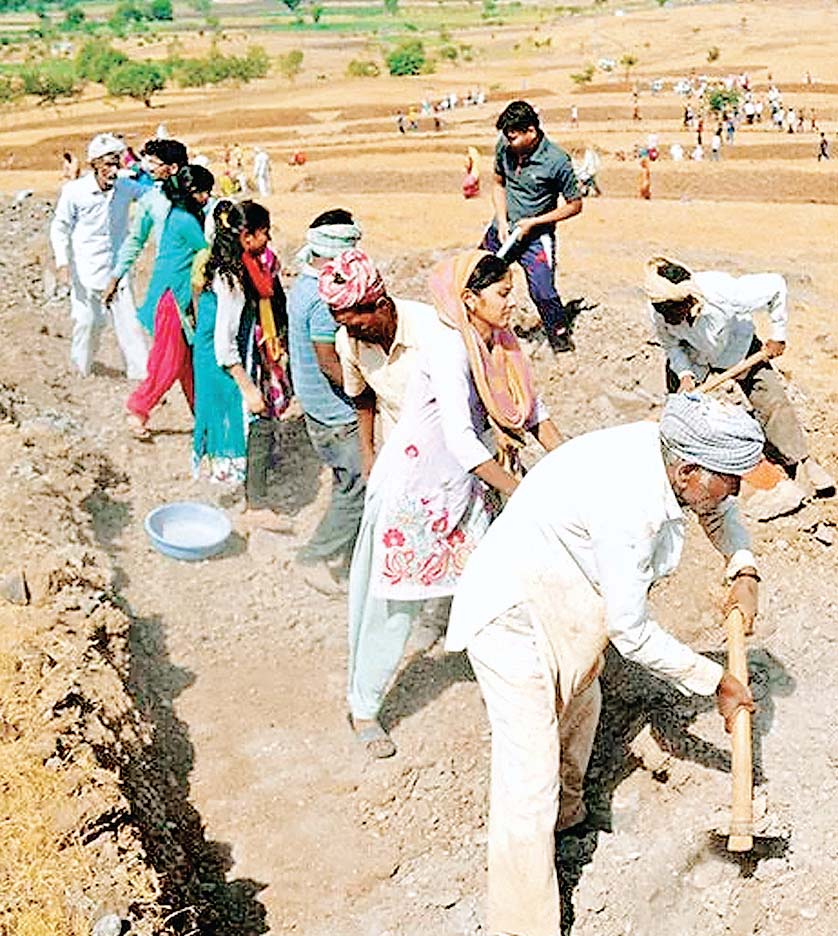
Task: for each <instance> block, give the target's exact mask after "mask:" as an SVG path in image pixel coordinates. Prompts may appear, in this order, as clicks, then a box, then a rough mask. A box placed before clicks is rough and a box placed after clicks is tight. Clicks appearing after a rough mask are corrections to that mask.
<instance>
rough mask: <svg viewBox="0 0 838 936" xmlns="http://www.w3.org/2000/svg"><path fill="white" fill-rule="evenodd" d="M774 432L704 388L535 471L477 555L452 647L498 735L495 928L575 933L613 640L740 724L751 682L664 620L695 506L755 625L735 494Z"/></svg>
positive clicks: (593, 436)
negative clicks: (574, 846) (560, 853)
mask: <svg viewBox="0 0 838 936" xmlns="http://www.w3.org/2000/svg"><path fill="white" fill-rule="evenodd" d="M762 446H763V435H762V431H761V430H760V427H759V425H758V424H757V423H756V421H755V420H753V419H751V417H750V416H748V414H747V413H746V412H745V411H744V410H743V409H741V408H740V407H736V406H731V405H724V404H722V403H719V402H716V401H714V400H711V399H709V398H707V397H704V396H702V395H700V394H689V395H687V394H679V395H677V396H672V397H670V398H669V400H668V402H667V404H666V407H665V408H664V411H663V415H662V418H661V421H660V424H659V425H656V424H655V423H652V422H639V423H633V424H630V425H625V426H616V427H614V428H610V429H603V430H600V431H598V432H592V433H589V434H587V435H583V436H580V437H578V438H576V439H573V440H571V441H570V442H566V443H565V444H564V445H562V446H560V447H559V448H558V449H556V450H555V451H554V452H551V453H550V454H548V455H547V456H545V457H544V458H543V459H542V460H541V461H540V462H539V463H538V464H537V465H536V466H535V467H534V468H533V469H532V470H531V471H530V472H529V474H528V475H527V476H526V477H525V478H524V480H523V481H522V482H521V484H520V485H519V487H518V489H517V490H516V491H515V493H514V494H513V495H512V497H511V498H510V500H509V503H508V504H507V506H506V508H505V509H504V511H503V513H502V514H501V515H500V517H499V518H498V519H497V520H496V521H495V522H494V524H493V525H492V526H491V527H490V529H489V532H488V533H487V534H486V536H485V537H484V539H483V540H481V542H480V543H479V544H478V546H477V549H476V550H475V552H474V553H473V554H472V556H471V558H470V559H469V562H468V565H467V566H466V569H465V572H464V574H463V577H462V579H461V581H460V584H459V588H458V591H457V594H456V595H455V597H454V602H453V606H452V611H451V620H450V623H449V627H448V638H447V641H446V649H447V650H451V651H456V650H462V649H466V650H467V651H468V656H469V659H470V660H471V664H472V666H473V668H474V672H475V674H476V676H477V681H478V683H479V684H480V689H481V691H482V693H483V697H484V699H485V702H486V708H487V711H488V715H489V721H490V723H491V727H492V777H491V795H490V818H489V907H488V930H489V932H490V933H492V934H503V936H506V934H514V936H559V933H560V922H561V921H560V905H559V888H558V879H557V874H556V864H555V840H554V836H555V832H556V831H560V830H563V829H567V828H569V827H571V826H573V825H576V824H578V823H580V822H581V821H582V820H583V819H584V818H585V814H586V813H585V806H584V804H583V801H582V792H583V789H582V787H583V780H584V777H585V770H586V768H587V765H588V759H589V757H590V753H591V748H592V746H593V741H594V734H595V731H596V726H597V721H598V718H599V712H600V689H599V681H598V675H599V672H600V670H601V668H602V652H603V650H604V649H605V646H606V644H607V642H608V641H609V640H610V641H611V642H612V643H613V644H614V646H615V647H616V648H617V650H619V652H620V653H621V654H622V655H623V656H624V657H626V658H627V659H629V660H632V661H634V662H635V663H639V664H642V665H643V666H645V667H647V668H648V669H650V670H651V671H652V672H654V673H655V674H657V675H658V676H662V677H664V678H666V679H669V680H670V681H672V682H673V683H674V684H675V685H676V686H677V687H678V688H679V689H680V690H681V691H682V692H684V693H685V694H689V693H691V692H693V693H697V694H699V695H708V696H709V695H713V694H714V693H715V695H716V703H717V706H718V709H719V712H720V713H721V715H722V717H723V718H724V720H725V726H726V727H727V728H728V730H730V727H731V725H732V722H733V718H734V716H735V714H736V713H737V712H738V711H739V709H741V708H744V709H748V710H749V711H753V708H754V706H753V701H752V698H751V694H750V691H749V690H748V688H747V687H746V686H743V685H742V684H741V683H740V682H738V681H737V680H736V679H735V678H734V677H733V676H732V675H731V674H730V673H727V672H725V671H724V670H723V669H722V667H721V666H720V665H719V664H718V663H715V662H713V661H712V660H710V659H708V658H707V657H705V656H702V655H700V654H698V653H696V652H695V651H693V650H691V649H690V648H689V647H687V646H686V645H684V644H683V643H681V642H680V641H678V640H676V639H675V638H674V637H673V636H672V635H671V634H669V633H667V632H666V631H665V630H663V629H662V628H661V627H660V626H659V625H658V624H657V623H656V622H655V621H654V620H652V618H651V617H650V615H649V609H648V606H647V591H648V589H649V587H650V586H651V585H652V583H653V582H654V581H655V580H657V579H659V578H661V577H663V576H665V575H667V574H668V573H670V572H672V571H673V569H675V567H676V566H677V565H678V561H679V559H680V555H681V548H682V545H683V541H684V527H685V518H684V514H683V512H682V508H683V507H689V508H691V509H692V510H693V511H694V512H695V513H696V514H697V516H698V519H699V521H700V523H701V524H702V526H703V528H704V530H705V532H706V533H707V534H708V536H709V537H710V540H711V542H712V543H713V545H714V546H716V548H717V549H718V550H719V551H720V552H721V553H723V555H724V556H725V557H726V559H727V577H728V579H730V580H731V581H732V586H731V588H730V591H729V594H728V597H727V603H726V604H727V607H728V608H732V607H737V608H739V609H740V610H741V611H742V614H743V616H744V618H745V621H746V627H747V628H748V629H750V628H751V627H752V624H753V620H754V617H755V615H756V608H757V581H758V576H757V572H756V568H755V563H754V558H753V556H752V555H751V553H750V549H749V546H750V541H749V538H748V534H747V532H746V531H745V530H744V528H743V527H742V526H741V524H740V522H739V519H738V513H737V509H736V502H735V500H734V497H733V495H735V494H736V493H737V492H738V490H739V481H740V477H741V475H743V474H744V473H745V472H747V471H749V470H750V469H751V468H753V467H754V466H755V465H756V464H757V462H758V461H759V460H760V458H761V457H762Z"/></svg>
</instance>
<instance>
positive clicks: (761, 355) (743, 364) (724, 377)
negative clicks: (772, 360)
mask: <svg viewBox="0 0 838 936" xmlns="http://www.w3.org/2000/svg"><path fill="white" fill-rule="evenodd" d="M767 360H768V352H767V351H766V350H765V348H760V350H759V351H757V352H756V353H755V354H751V355H750V356H749V357H746V358H744V360H741V361H740V362H739V363H738V364H734V365H733V367H728V369H727V370H725V371H722V372H721V374H714V375H713V376H712V377H710V378H708V379H707V380H705V381H704V383H703V384H701V386H699V387H696V390H699V391H700V392H701V393H709V392H710V391H711V390H715V389H716V388H717V387H721V385H722V384H723V383H725V382H726V381H728V380H733V379H734V378H735V377H738V376H739V375H740V374H744V373H745V372H746V371H749V370H750V369H751V368H752V367H756V365H757V364H762V362H763V361H767Z"/></svg>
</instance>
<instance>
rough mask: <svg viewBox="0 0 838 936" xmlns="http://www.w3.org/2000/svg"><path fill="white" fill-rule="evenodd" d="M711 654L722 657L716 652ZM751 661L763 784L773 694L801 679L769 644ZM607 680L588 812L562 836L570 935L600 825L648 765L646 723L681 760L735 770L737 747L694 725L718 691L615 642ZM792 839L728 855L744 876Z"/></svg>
mask: <svg viewBox="0 0 838 936" xmlns="http://www.w3.org/2000/svg"><path fill="white" fill-rule="evenodd" d="M708 656H710V657H716V658H717V659H718V657H719V655H718V654H713V653H710V654H708ZM719 662H722V661H721V660H719ZM748 668H749V671H750V674H751V686H752V690H753V694H754V698H755V699H756V701H757V706H758V710H757V713H756V714H755V716H754V718H753V723H752V725H753V764H754V783H756V784H759V783H762V782H763V781H764V780H765V774H764V771H763V758H762V739H763V738H764V737H765V735H766V734H767V733H768V732H769V731H770V729H771V725H772V723H773V720H774V702H773V698H774V696H786V695H790V694H791V693H792V692H793V691H794V687H795V683H794V680H793V679H792V677H791V676H790V675H789V674H788V673H787V671H786V669H785V667H784V666H783V665H782V663H780V661H779V660H777V659H776V657H774V656H773V655H772V654H770V653H769V652H768V651H767V650H764V649H762V648H756V649H754V650H753V651H751V652H749V654H748ZM601 682H602V714H601V716H600V720H599V727H598V728H597V734H596V740H595V742H594V749H593V753H592V755H591V761H590V764H589V766H588V772H587V775H586V779H585V803H586V806H587V808H588V818H587V819H586V821H585V822H584V823H582V825H581V826H580V827H578V828H576V829H574V830H571V831H569V832H566V833H563V834H560V835H558V836H557V839H556V861H557V865H558V868H559V887H560V891H561V902H562V936H570V934H571V933H572V931H573V924H574V908H573V900H572V898H573V893H574V891H575V889H576V887H577V885H578V883H579V880H580V878H581V876H582V872H583V869H584V867H585V865H587V864H589V863H590V862H591V860H592V859H593V856H594V854H595V852H596V850H597V847H598V846H599V838H600V833H602V832H610V831H611V830H612V809H611V804H612V800H613V797H614V792H615V790H616V789H617V787H618V786H619V785H620V783H622V781H623V780H624V779H625V778H626V777H628V776H629V775H630V774H631V773H632V772H633V771H634V770H636V769H637V768H638V767H639V766H640V765H641V762H640V760H639V759H638V758H637V757H635V756H634V755H633V754H632V753H631V751H630V748H629V746H630V744H631V742H632V740H633V739H634V738H635V737H636V736H637V735H638V734H639V732H640V731H641V730H643V728H644V727H645V726H646V725H649V726H650V727H651V733H652V736H653V738H654V739H655V741H657V743H658V745H659V746H660V748H661V749H662V750H663V751H665V752H667V753H669V754H671V755H673V756H674V757H676V758H678V759H679V760H686V761H692V762H694V763H697V764H701V765H702V766H704V767H707V768H710V769H712V770H721V771H724V772H726V773H728V772H730V754H729V752H728V751H727V750H723V749H721V748H718V747H716V746H715V745H714V744H711V743H710V742H708V741H705V740H703V739H702V738H699V737H698V736H697V735H696V734H694V733H693V732H692V731H691V730H690V726H691V725H692V723H693V722H694V721H695V719H696V718H697V716H698V715H699V714H701V713H703V712H707V711H711V710H715V697H712V696H711V697H705V696H683V695H681V693H680V692H678V691H677V690H676V689H675V688H673V687H672V686H670V685H669V684H668V683H665V682H663V681H662V680H660V679H657V678H656V677H655V676H652V675H651V674H650V673H649V672H648V671H647V670H645V669H643V668H642V667H640V666H637V665H635V664H632V663H629V662H627V661H625V660H623V659H622V657H620V655H619V654H618V653H616V652H615V651H614V650H612V649H611V648H610V647H609V648H608V650H607V651H606V666H605V670H604V672H603V674H602V677H601ZM653 776H654V777H655V779H656V780H658V781H659V782H661V783H666V782H667V781H668V779H669V777H668V772H667V771H665V770H664V771H661V772H660V773H655V774H653ZM788 845H789V841H788V839H780V838H776V839H774V838H771V839H769V838H756V839H755V847H754V850H753V852H752V853H750V854H748V855H746V856H744V857H743V858H741V859H740V858H739V857H733V856H728V857H730V860H731V861H732V862H734V863H736V864H738V865H739V868H740V875H741V876H743V877H749V876H750V875H751V874H752V873H753V871H754V868H755V867H756V864H757V863H758V862H759V861H760V860H762V859H763V858H770V857H777V856H778V855H781V854H784V853H785V851H786V849H787V848H788ZM706 847H707V848H708V849H709V850H711V851H716V852H719V849H720V847H722V848H723V846H720V845H719V844H718V842H717V841H715V839H714V838H713V837H712V836H709V837H708V842H707V845H706ZM725 854H726V855H727V853H726V851H725Z"/></svg>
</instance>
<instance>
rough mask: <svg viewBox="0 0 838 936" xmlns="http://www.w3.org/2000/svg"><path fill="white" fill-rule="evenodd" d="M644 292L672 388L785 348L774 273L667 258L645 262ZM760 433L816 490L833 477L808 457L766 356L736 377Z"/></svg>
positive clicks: (782, 296) (784, 319)
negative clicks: (764, 323)
mask: <svg viewBox="0 0 838 936" xmlns="http://www.w3.org/2000/svg"><path fill="white" fill-rule="evenodd" d="M645 291H646V295H647V297H648V298H649V311H650V314H651V317H652V324H653V325H654V328H655V331H656V333H657V337H658V339H659V341H660V343H661V345H662V346H663V349H664V351H665V352H666V364H667V375H666V376H667V387H668V389H669V391H670V392H673V393H674V392H675V391H676V390H692V389H693V388H694V387H695V386H696V385H697V384H699V383H701V382H702V381H703V380H705V379H706V377H707V376H708V375H709V374H710V373H711V372H717V373H718V372H721V371H723V370H726V369H727V368H728V367H732V366H733V365H734V364H738V363H739V362H740V361H742V360H744V359H745V358H746V357H748V356H749V355H751V354H754V353H756V352H757V351H759V350H760V349H762V348H764V350H765V352H766V354H767V356H768V357H769V358H776V357H779V356H780V355H781V354H782V353H783V352H784V351H785V348H786V335H787V331H788V319H789V316H788V288H787V286H786V281H785V279H784V278H783V277H782V276H781V275H780V274H779V273H752V274H749V275H747V276H731V275H730V274H729V273H724V272H721V271H718V270H705V271H691V270H689V269H687V268H686V267H685V266H683V265H682V264H680V263H677V262H675V261H673V260H668V259H667V258H665V257H652V258H651V259H650V260H649V261H648V262H647V264H646V280H645ZM762 309H764V310H766V311H767V313H768V318H769V335H770V337H769V338H768V339H767V340H766V341H765V343H764V344H763V342H761V341H760V339H759V338H758V337H757V336H756V334H755V332H754V315H755V314H756V313H757V312H758V311H760V310H762ZM737 382H738V383H739V386H740V387H741V388H742V390H743V392H744V393H745V395H746V396H747V398H748V401H749V402H750V404H751V406H753V408H754V415H755V416H756V418H757V420H758V421H759V423H760V425H761V426H762V428H763V430H764V432H765V441H766V443H767V445H768V446H769V449H770V451H771V455H772V457H774V458H775V459H776V460H777V461H779V462H780V463H781V464H783V465H784V466H786V467H787V468H788V469H790V473H791V474H792V476H794V475H795V474H796V471H797V466H798V465H802V466H803V470H804V473H805V474H806V475H807V476H808V478H809V480H810V481H811V482H812V484H813V486H814V487H815V489H816V490H817V491H826V490H828V489H829V488H832V487H834V481H833V479H832V478H831V477H830V476H829V475H828V474H827V473H826V471H824V469H823V468H821V466H820V465H818V464H817V463H816V462H815V461H814V460H813V459H811V458H810V457H809V451H808V446H807V443H806V436H805V435H804V432H803V428H802V427H801V425H800V421H799V420H798V418H797V414H796V413H795V411H794V407H793V406H792V405H791V401H790V400H789V398H788V396H787V395H786V391H785V389H784V388H783V385H782V382H781V381H780V378H779V376H778V374H777V372H776V371H775V370H774V368H773V367H772V366H771V363H770V362H769V361H763V362H762V363H761V364H757V365H756V366H755V367H752V368H751V369H750V370H748V371H746V372H745V373H743V374H742V375H740V376H739V377H738V378H737Z"/></svg>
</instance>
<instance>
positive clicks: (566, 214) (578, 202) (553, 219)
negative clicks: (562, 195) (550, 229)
mask: <svg viewBox="0 0 838 936" xmlns="http://www.w3.org/2000/svg"><path fill="white" fill-rule="evenodd" d="M581 210H582V199H581V198H574V199H573V200H572V201H569V202H564V203H563V204H561V205H557V206H556V207H555V208H554V209H553V210H552V211H547V212H545V213H544V214H542V215H536V216H534V217H532V218H519V219H518V220H517V221H516V222H515V225H516V227H519V228H520V229H521V236H522V237H526V236H527V235H528V234H529V233H530V232H531V231H532V230H533V228H537V227H541V226H542V225H545V224H558V222H559V221H566V220H567V219H568V218H572V217H573V216H574V215H578V214H579V212H580V211H581Z"/></svg>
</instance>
